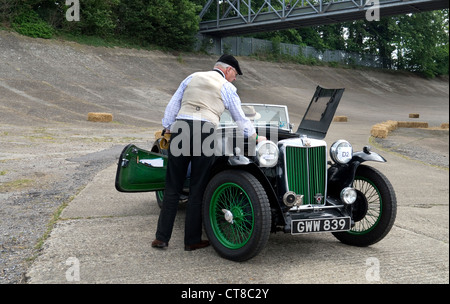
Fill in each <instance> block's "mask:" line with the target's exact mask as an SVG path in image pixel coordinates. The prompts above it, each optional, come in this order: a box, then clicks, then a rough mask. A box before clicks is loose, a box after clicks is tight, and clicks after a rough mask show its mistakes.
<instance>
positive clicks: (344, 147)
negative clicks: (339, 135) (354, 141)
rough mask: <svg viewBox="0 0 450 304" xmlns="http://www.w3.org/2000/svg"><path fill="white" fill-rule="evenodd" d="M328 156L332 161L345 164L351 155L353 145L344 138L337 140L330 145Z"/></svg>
mask: <svg viewBox="0 0 450 304" xmlns="http://www.w3.org/2000/svg"><path fill="white" fill-rule="evenodd" d="M330 156H331V159H332V160H333V161H334V162H336V163H338V164H346V163H348V162H349V161H350V160H351V159H352V157H353V147H352V145H351V144H350V143H349V142H348V141H346V140H343V139H341V140H338V141H337V142H335V143H334V144H332V145H331V148H330Z"/></svg>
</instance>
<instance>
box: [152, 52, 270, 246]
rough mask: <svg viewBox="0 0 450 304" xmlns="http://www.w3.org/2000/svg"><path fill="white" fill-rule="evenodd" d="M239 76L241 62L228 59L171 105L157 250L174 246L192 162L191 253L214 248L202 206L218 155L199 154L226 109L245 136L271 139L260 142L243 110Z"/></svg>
mask: <svg viewBox="0 0 450 304" xmlns="http://www.w3.org/2000/svg"><path fill="white" fill-rule="evenodd" d="M238 74H239V75H242V72H241V68H240V67H239V62H238V61H237V60H236V58H234V57H233V56H231V55H222V56H221V57H220V58H219V60H218V61H217V62H216V64H215V65H214V69H213V70H212V71H206V72H197V73H194V74H191V75H189V76H188V77H187V78H186V79H184V80H183V81H182V82H181V84H180V86H179V87H178V89H177V91H176V92H175V94H174V95H173V97H172V99H171V100H170V102H169V104H168V105H167V108H166V110H165V114H164V118H163V120H162V124H163V127H164V128H165V130H166V132H170V133H171V134H172V139H171V144H170V146H169V158H168V163H167V174H166V188H165V190H164V199H163V204H162V208H161V213H160V215H159V219H158V227H157V230H156V239H155V240H154V241H153V242H152V247H155V248H166V247H167V246H168V244H169V240H170V238H171V235H172V230H173V224H174V221H175V217H176V213H177V209H178V201H179V196H180V194H179V193H181V191H182V189H183V185H184V180H185V176H186V172H187V169H188V166H189V163H191V173H190V186H189V199H188V203H187V209H186V223H185V236H184V244H185V250H186V251H191V250H195V249H200V248H204V247H207V246H208V245H209V241H207V240H201V235H202V214H201V213H202V211H201V210H202V209H201V206H202V199H203V192H204V190H205V188H206V185H207V182H208V179H209V173H210V166H211V164H212V161H213V157H214V156H213V155H211V154H210V153H208V154H205V153H204V151H201V153H200V154H199V155H197V154H196V153H193V152H194V149H195V148H197V149H198V147H203V141H204V140H205V139H206V138H208V136H210V135H211V134H213V133H214V131H215V129H216V127H217V125H218V124H219V118H220V115H221V114H222V113H223V111H224V110H225V109H228V110H229V111H230V113H231V116H232V118H233V119H234V120H235V121H236V123H237V125H238V127H239V128H240V129H241V130H242V132H243V134H244V136H245V137H252V138H254V139H256V141H262V140H265V137H263V136H261V137H258V135H257V134H256V132H255V128H254V127H253V125H252V123H251V121H250V120H249V119H248V118H246V117H245V115H244V113H243V111H242V109H241V100H240V98H239V96H238V94H237V89H236V87H235V86H234V85H233V84H232V82H233V81H235V80H236V76H237V75H238ZM177 123H178V126H179V125H180V124H181V125H183V126H186V125H187V126H189V128H188V129H189V131H187V132H186V128H179V127H177ZM196 125H198V126H200V127H196ZM180 130H181V131H180ZM199 130H201V131H200V132H199ZM205 130H206V131H207V132H205ZM183 132H184V134H183ZM186 133H189V134H186ZM177 136H183V138H186V140H187V141H188V142H187V143H188V144H189V147H187V148H186V149H183V147H180V146H179V144H180V143H182V144H185V141H180V140H177ZM175 143H176V144H175ZM180 151H182V152H181V153H180Z"/></svg>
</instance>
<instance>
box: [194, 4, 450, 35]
mask: <svg viewBox="0 0 450 304" xmlns="http://www.w3.org/2000/svg"><path fill="white" fill-rule="evenodd" d="M213 5H214V8H213ZM448 7H449V1H448V0H260V1H255V0H253V1H252V0H209V1H208V2H207V3H206V5H205V6H204V8H203V10H202V12H201V13H200V17H201V18H204V16H205V15H206V13H207V12H208V11H210V10H215V15H216V18H215V19H214V20H202V21H201V22H200V33H201V34H205V35H213V36H221V37H223V36H230V35H243V34H249V33H257V32H266V31H274V30H283V29H288V28H298V27H304V26H312V25H322V24H331V23H340V22H345V21H351V20H359V19H364V18H367V11H369V10H370V12H374V13H378V15H379V16H380V17H383V16H392V15H400V14H407V13H414V12H423V11H430V10H438V9H444V8H448ZM376 10H378V11H376Z"/></svg>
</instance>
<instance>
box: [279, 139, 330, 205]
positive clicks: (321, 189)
mask: <svg viewBox="0 0 450 304" xmlns="http://www.w3.org/2000/svg"><path fill="white" fill-rule="evenodd" d="M285 165H286V173H287V186H288V189H289V191H294V192H295V193H296V194H303V195H304V197H303V204H319V203H320V204H323V203H324V199H323V197H324V196H325V190H326V179H327V176H326V174H327V164H326V147H325V146H320V147H290V146H287V147H286V164H285ZM316 195H319V196H322V199H321V200H320V201H317V200H316V198H315V196H316Z"/></svg>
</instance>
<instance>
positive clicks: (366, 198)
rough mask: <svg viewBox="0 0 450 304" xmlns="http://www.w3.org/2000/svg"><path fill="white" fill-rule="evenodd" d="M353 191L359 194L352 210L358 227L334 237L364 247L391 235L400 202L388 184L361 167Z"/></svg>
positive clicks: (376, 173)
mask: <svg viewBox="0 0 450 304" xmlns="http://www.w3.org/2000/svg"><path fill="white" fill-rule="evenodd" d="M353 187H354V188H355V189H356V190H357V193H358V196H357V199H356V202H355V203H354V206H353V219H354V221H355V226H354V227H353V228H352V229H351V230H350V231H346V232H335V233H333V234H334V236H335V237H336V238H337V239H338V240H340V241H341V242H342V243H345V244H348V245H353V246H360V247H365V246H369V245H372V244H375V243H377V242H379V241H380V240H382V239H383V238H384V237H385V236H386V235H387V234H388V233H389V231H390V230H391V228H392V226H393V225H394V221H395V217H396V215H397V199H396V197H395V192H394V188H393V187H392V185H391V183H390V182H389V180H388V179H387V178H386V177H385V176H384V175H383V174H382V173H381V172H380V171H378V170H377V169H374V168H372V167H369V166H364V165H361V166H359V167H358V169H357V170H356V176H355V181H354V182H353Z"/></svg>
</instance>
